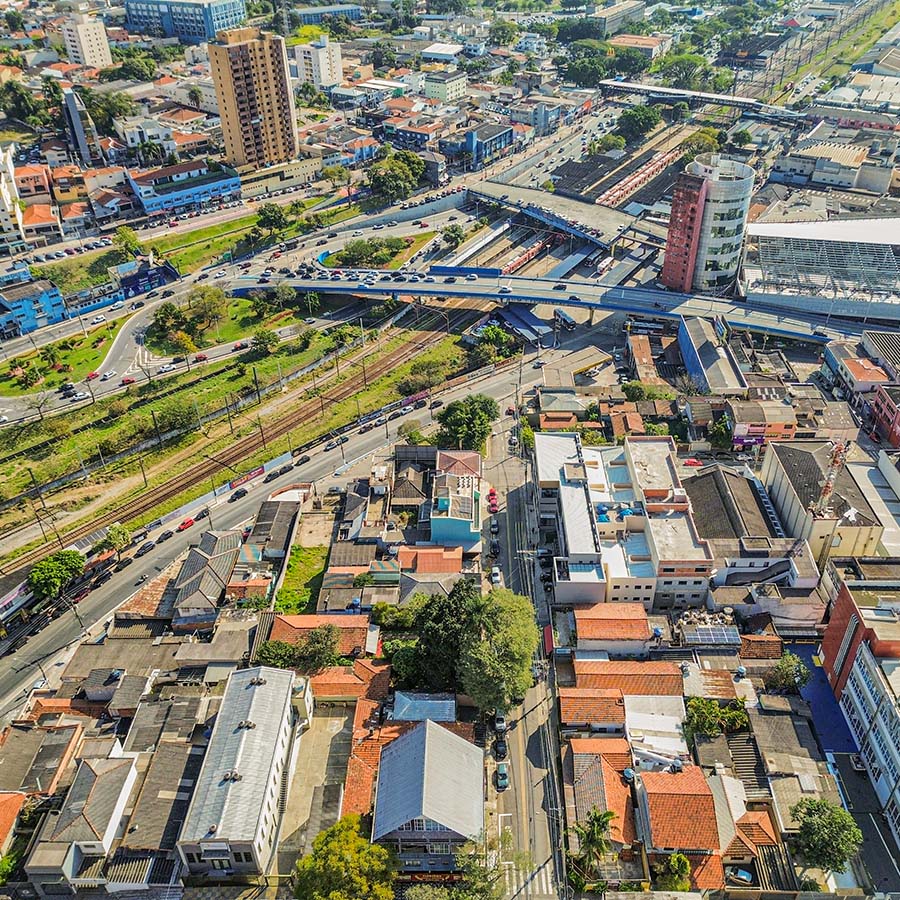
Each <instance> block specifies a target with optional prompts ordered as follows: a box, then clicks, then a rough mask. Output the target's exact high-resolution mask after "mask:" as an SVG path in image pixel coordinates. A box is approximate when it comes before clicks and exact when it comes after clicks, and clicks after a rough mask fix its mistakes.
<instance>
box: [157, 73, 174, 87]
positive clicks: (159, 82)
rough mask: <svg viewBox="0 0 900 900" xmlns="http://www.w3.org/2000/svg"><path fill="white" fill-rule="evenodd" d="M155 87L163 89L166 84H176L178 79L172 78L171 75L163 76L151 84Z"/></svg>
mask: <svg viewBox="0 0 900 900" xmlns="http://www.w3.org/2000/svg"><path fill="white" fill-rule="evenodd" d="M153 83H154V84H155V85H156V86H157V87H163V86H165V85H167V84H178V79H177V78H173V77H172V76H171V75H163V76H162V77H160V78H157V79H156V80H155V81H154V82H153Z"/></svg>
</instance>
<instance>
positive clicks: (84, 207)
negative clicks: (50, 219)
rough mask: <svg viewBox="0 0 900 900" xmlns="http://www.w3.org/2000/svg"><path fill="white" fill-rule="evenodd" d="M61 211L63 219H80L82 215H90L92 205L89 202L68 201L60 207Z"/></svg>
mask: <svg viewBox="0 0 900 900" xmlns="http://www.w3.org/2000/svg"><path fill="white" fill-rule="evenodd" d="M59 212H60V216H61V217H62V218H63V219H79V218H81V217H82V216H87V215H90V212H91V205H90V204H89V203H67V204H66V205H65V206H61V207H60V209H59Z"/></svg>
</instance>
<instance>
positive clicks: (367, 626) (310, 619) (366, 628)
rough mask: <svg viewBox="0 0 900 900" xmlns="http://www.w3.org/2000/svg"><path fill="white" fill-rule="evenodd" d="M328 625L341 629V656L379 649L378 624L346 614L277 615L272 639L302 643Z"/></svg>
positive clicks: (339, 639) (339, 640) (357, 654)
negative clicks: (317, 629) (317, 630)
mask: <svg viewBox="0 0 900 900" xmlns="http://www.w3.org/2000/svg"><path fill="white" fill-rule="evenodd" d="M329 625H330V626H332V627H334V628H337V629H338V633H339V638H338V653H339V654H340V655H341V656H363V655H365V654H369V655H372V654H374V653H375V652H376V650H377V649H378V630H379V629H378V626H377V625H372V624H371V623H370V621H369V617H368V616H360V615H352V614H343V613H331V614H327V615H323V616H315V615H309V616H306V615H302V616H288V615H276V616H275V621H274V622H273V623H272V632H271V634H270V635H269V640H271V641H284V642H285V643H288V644H299V643H300V642H301V641H302V640H304V639H305V638H307V637H308V636H309V633H310V632H311V631H313V630H314V629H316V628H322V627H323V626H329Z"/></svg>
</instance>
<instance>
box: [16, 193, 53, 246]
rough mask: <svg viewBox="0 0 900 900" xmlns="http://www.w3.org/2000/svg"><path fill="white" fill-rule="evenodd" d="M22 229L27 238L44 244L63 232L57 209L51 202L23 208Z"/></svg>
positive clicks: (38, 243) (35, 242)
mask: <svg viewBox="0 0 900 900" xmlns="http://www.w3.org/2000/svg"><path fill="white" fill-rule="evenodd" d="M22 230H23V231H24V232H25V240H26V241H29V242H30V243H33V244H35V245H37V246H43V245H44V244H45V243H47V241H48V240H54V241H55V240H56V239H57V238H58V237H59V236H60V235H61V234H62V232H61V230H60V227H59V219H58V218H57V217H56V211H55V210H54V208H53V207H52V206H51V205H50V204H49V203H34V204H32V205H31V206H26V207H25V209H23V210H22Z"/></svg>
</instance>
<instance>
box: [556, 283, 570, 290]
mask: <svg viewBox="0 0 900 900" xmlns="http://www.w3.org/2000/svg"><path fill="white" fill-rule="evenodd" d="M567 289H568V288H567V285H565V284H562V283H561V282H560V284H554V285H553V290H554V291H565V290H567Z"/></svg>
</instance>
